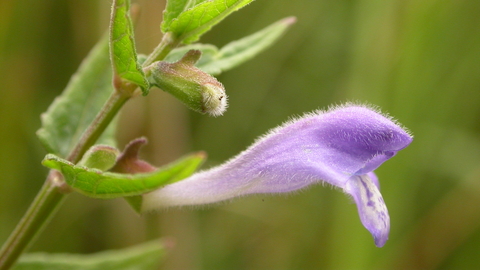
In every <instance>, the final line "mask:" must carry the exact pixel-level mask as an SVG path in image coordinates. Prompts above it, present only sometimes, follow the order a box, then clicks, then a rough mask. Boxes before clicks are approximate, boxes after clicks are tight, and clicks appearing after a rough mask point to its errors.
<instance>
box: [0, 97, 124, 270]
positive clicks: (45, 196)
mask: <svg viewBox="0 0 480 270" xmlns="http://www.w3.org/2000/svg"><path fill="white" fill-rule="evenodd" d="M129 98H130V96H128V95H125V94H123V93H122V92H121V91H114V92H113V93H112V95H111V96H110V98H109V99H108V100H107V101H106V103H105V105H104V106H103V108H102V110H101V111H100V112H99V113H98V114H97V116H96V117H95V119H94V120H93V122H92V123H91V124H90V126H89V127H88V128H87V130H86V131H85V133H84V134H83V135H82V137H81V138H80V140H79V141H78V143H77V144H76V147H75V148H74V149H73V150H72V152H71V153H70V155H69V156H68V160H69V161H71V162H73V163H77V162H78V161H79V160H80V159H81V157H82V156H83V154H84V153H85V152H86V151H87V149H88V148H90V146H92V145H93V144H94V143H95V142H96V141H97V139H98V138H99V137H100V135H101V134H102V133H103V131H104V130H105V129H106V128H107V126H108V124H109V123H110V122H111V121H112V119H113V118H114V117H115V115H116V114H117V113H118V111H119V110H120V108H121V107H122V106H123V105H124V104H125V102H126V101H127V100H128V99H129ZM68 192H69V190H68V189H66V187H65V183H64V181H63V178H62V175H61V174H60V173H59V172H57V171H54V170H52V171H50V174H49V175H48V177H47V180H46V181H45V184H44V185H43V187H42V188H41V189H40V191H39V193H38V194H37V196H36V197H35V199H34V201H33V202H32V204H31V205H30V208H29V209H28V210H27V212H26V213H25V215H24V216H23V218H22V219H21V220H20V222H19V223H18V225H17V227H16V228H15V230H14V231H13V232H12V234H11V235H10V237H9V238H8V240H7V241H6V242H5V244H4V245H3V247H2V249H1V250H0V270H7V269H10V267H11V266H12V265H13V264H14V263H15V262H16V261H17V259H18V257H19V256H20V255H21V254H22V252H23V251H24V250H25V249H26V248H27V247H28V246H29V244H30V243H31V242H32V240H33V239H34V238H35V236H36V235H37V234H38V232H40V231H41V229H42V228H43V227H44V225H45V224H46V223H47V221H48V220H49V219H50V217H51V216H52V214H53V213H54V212H55V210H56V209H57V207H58V206H59V205H60V203H61V202H62V201H63V198H64V197H65V195H66V194H67V193H68Z"/></svg>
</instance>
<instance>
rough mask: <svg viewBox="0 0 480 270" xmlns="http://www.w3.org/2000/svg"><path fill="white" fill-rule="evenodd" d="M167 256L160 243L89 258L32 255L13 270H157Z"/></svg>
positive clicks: (24, 258) (111, 251)
mask: <svg viewBox="0 0 480 270" xmlns="http://www.w3.org/2000/svg"><path fill="white" fill-rule="evenodd" d="M164 254H165V248H164V244H163V243H162V242H161V241H158V240H154V241H151V242H147V243H143V244H140V245H137V246H134V247H129V248H125V249H121V250H107V251H102V252H98V253H94V254H88V255H84V254H48V253H30V254H25V255H23V256H22V257H20V259H19V261H18V263H17V264H16V265H15V266H14V267H13V268H12V270H110V269H112V270H113V269H115V270H130V269H138V270H154V269H158V267H159V263H160V262H161V259H163V257H164Z"/></svg>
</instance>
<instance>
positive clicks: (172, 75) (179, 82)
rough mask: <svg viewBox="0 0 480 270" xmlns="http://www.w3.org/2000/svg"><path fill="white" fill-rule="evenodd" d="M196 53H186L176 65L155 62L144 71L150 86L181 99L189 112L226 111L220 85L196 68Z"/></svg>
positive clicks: (218, 113) (219, 113)
mask: <svg viewBox="0 0 480 270" xmlns="http://www.w3.org/2000/svg"><path fill="white" fill-rule="evenodd" d="M200 56H201V52H200V51H198V50H190V51H188V52H187V53H186V54H185V55H184V56H183V58H182V59H180V60H179V61H178V62H175V63H167V62H163V61H160V62H156V63H153V64H152V65H151V66H149V67H148V68H147V70H148V71H147V73H148V72H150V78H151V80H153V81H152V82H151V83H152V84H154V85H155V86H157V87H159V88H161V89H162V90H164V91H166V92H169V93H170V94H172V95H174V96H175V97H176V98H178V99H179V100H181V101H182V102H183V103H184V104H185V105H187V106H188V107H189V108H190V109H192V110H194V111H196V112H200V113H208V114H210V115H213V116H219V115H222V114H223V112H224V111H225V109H226V108H227V96H226V94H225V89H224V88H223V85H222V84H221V83H220V82H219V81H217V79H215V77H213V76H211V75H210V74H208V73H205V72H203V71H201V70H200V69H198V68H197V67H195V63H196V62H197V61H198V60H199V59H200Z"/></svg>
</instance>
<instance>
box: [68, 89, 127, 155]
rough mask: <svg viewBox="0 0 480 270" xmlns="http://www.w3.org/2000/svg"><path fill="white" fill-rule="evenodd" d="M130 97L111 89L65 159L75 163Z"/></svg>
mask: <svg viewBox="0 0 480 270" xmlns="http://www.w3.org/2000/svg"><path fill="white" fill-rule="evenodd" d="M128 99H130V96H127V95H125V94H122V92H121V91H113V93H112V94H111V95H110V97H109V98H108V100H107V101H106V103H105V105H104V106H103V108H102V110H101V111H100V112H99V113H98V115H97V116H96V117H95V119H94V120H93V122H92V123H91V124H90V126H89V127H88V128H87V129H86V130H85V132H84V133H83V134H82V137H80V140H79V141H78V142H77V144H76V146H75V148H73V150H72V152H71V153H70V155H69V156H68V157H67V160H68V161H70V162H72V163H77V162H78V161H80V159H81V158H82V156H83V154H85V152H87V150H88V149H89V148H90V147H91V146H92V145H93V144H94V143H95V142H96V141H97V140H98V138H99V137H100V135H102V133H103V131H105V129H106V128H107V127H108V125H109V124H110V122H111V121H112V120H113V118H114V117H115V115H117V113H118V111H119V110H120V108H122V106H123V104H125V102H126V101H127V100H128Z"/></svg>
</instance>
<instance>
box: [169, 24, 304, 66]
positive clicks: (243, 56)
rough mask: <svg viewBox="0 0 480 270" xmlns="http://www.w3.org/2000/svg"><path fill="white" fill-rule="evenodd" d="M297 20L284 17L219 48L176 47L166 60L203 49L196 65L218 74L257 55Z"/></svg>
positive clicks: (198, 45)
mask: <svg viewBox="0 0 480 270" xmlns="http://www.w3.org/2000/svg"><path fill="white" fill-rule="evenodd" d="M294 22H295V18H294V17H288V18H284V19H282V20H280V21H278V22H275V23H274V24H272V25H270V26H268V27H266V28H264V29H262V30H260V31H258V32H256V33H254V34H252V35H249V36H246V37H244V38H242V39H239V40H236V41H233V42H230V43H228V44H227V45H225V46H224V47H223V48H222V49H220V50H218V49H217V47H215V46H213V45H209V44H191V45H187V46H184V47H180V48H176V49H174V50H173V51H172V52H170V54H169V55H168V56H167V57H166V58H165V61H169V62H170V61H172V62H173V61H176V60H178V59H180V58H181V57H182V56H183V55H184V54H185V53H186V52H187V51H189V50H192V49H195V50H200V51H202V57H201V58H200V60H199V61H198V62H197V64H196V66H197V67H198V68H199V69H201V70H203V71H205V72H206V73H209V74H211V75H218V74H220V73H222V72H225V71H227V70H230V69H232V68H234V67H236V66H238V65H240V64H242V63H244V62H246V61H248V60H250V59H252V58H253V57H255V56H256V55H257V54H259V53H260V52H262V51H264V50H265V49H267V48H268V47H270V46H271V45H272V44H273V43H275V42H276V41H277V40H278V39H279V38H280V37H281V36H282V34H284V33H285V31H286V30H287V29H288V28H289V27H290V26H291V25H292V24H293V23H294Z"/></svg>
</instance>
